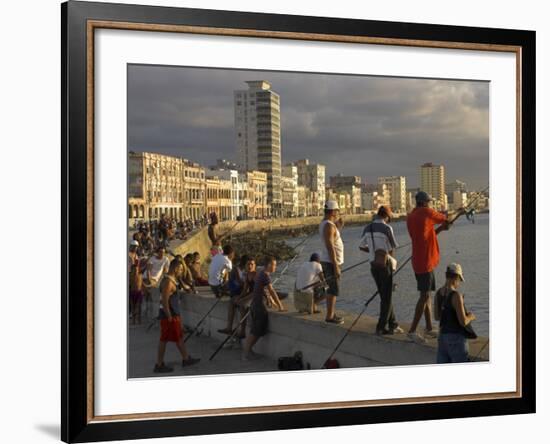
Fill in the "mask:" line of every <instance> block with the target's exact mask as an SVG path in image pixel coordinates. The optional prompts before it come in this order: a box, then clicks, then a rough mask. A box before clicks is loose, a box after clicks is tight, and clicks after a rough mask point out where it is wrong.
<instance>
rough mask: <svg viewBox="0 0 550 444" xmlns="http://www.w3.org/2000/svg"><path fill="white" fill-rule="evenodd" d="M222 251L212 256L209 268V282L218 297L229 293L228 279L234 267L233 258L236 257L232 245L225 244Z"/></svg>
mask: <svg viewBox="0 0 550 444" xmlns="http://www.w3.org/2000/svg"><path fill="white" fill-rule="evenodd" d="M222 252H223V253H222V254H216V255H215V256H214V257H213V258H212V262H210V267H209V269H208V284H210V288H211V289H212V291H213V292H214V295H215V296H216V297H217V298H221V297H222V296H225V295H228V294H229V291H228V288H227V280H228V278H229V273H230V272H231V270H232V269H233V263H232V260H233V258H234V257H235V251H234V250H233V247H232V246H231V245H225V246H224V247H223V250H222Z"/></svg>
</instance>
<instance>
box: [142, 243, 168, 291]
mask: <svg viewBox="0 0 550 444" xmlns="http://www.w3.org/2000/svg"><path fill="white" fill-rule="evenodd" d="M169 266H170V259H168V257H166V255H165V251H164V248H163V247H159V248H158V249H157V252H156V254H155V255H154V256H151V258H150V259H149V261H148V262H147V273H146V276H145V277H146V279H147V284H148V285H149V286H150V287H158V284H159V282H160V278H161V277H162V275H163V274H165V273H168V267H169Z"/></svg>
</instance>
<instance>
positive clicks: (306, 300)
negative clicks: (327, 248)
mask: <svg viewBox="0 0 550 444" xmlns="http://www.w3.org/2000/svg"><path fill="white" fill-rule="evenodd" d="M316 284H317V285H316ZM295 285H296V286H295V288H296V289H295V290H294V306H295V307H296V310H297V311H299V312H301V313H308V314H312V313H321V310H319V309H318V307H317V304H318V303H319V302H321V301H322V300H323V299H324V298H325V296H326V291H325V285H326V282H325V277H324V276H323V267H322V266H321V256H320V255H319V254H318V253H313V254H312V255H311V257H310V258H309V261H308V262H304V263H303V264H302V265H301V266H300V268H299V269H298V273H297V274H296V284H295Z"/></svg>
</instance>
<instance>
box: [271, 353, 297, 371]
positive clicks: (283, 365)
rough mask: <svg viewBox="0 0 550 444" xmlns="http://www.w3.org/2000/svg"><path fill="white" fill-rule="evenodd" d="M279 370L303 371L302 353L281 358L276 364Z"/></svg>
mask: <svg viewBox="0 0 550 444" xmlns="http://www.w3.org/2000/svg"><path fill="white" fill-rule="evenodd" d="M277 367H278V368H279V370H283V371H288V370H303V369H304V362H303V360H302V352H300V351H297V352H296V353H294V356H283V357H281V358H279V360H278V362H277Z"/></svg>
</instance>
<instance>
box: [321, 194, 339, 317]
mask: <svg viewBox="0 0 550 444" xmlns="http://www.w3.org/2000/svg"><path fill="white" fill-rule="evenodd" d="M343 227H344V221H343V220H342V218H341V217H340V208H339V206H338V202H336V201H335V200H327V201H326V203H325V217H324V218H323V220H322V221H321V224H320V225H319V234H320V235H321V245H322V249H321V266H322V268H323V275H324V277H325V279H326V281H327V284H328V290H327V296H326V300H327V313H326V318H325V321H326V322H328V323H331V324H343V323H344V319H343V318H341V317H340V316H336V313H335V309H336V297H337V296H338V295H339V293H340V274H341V270H340V266H341V265H342V264H343V263H344V243H343V242H342V237H341V236H340V230H342V228H343Z"/></svg>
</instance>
